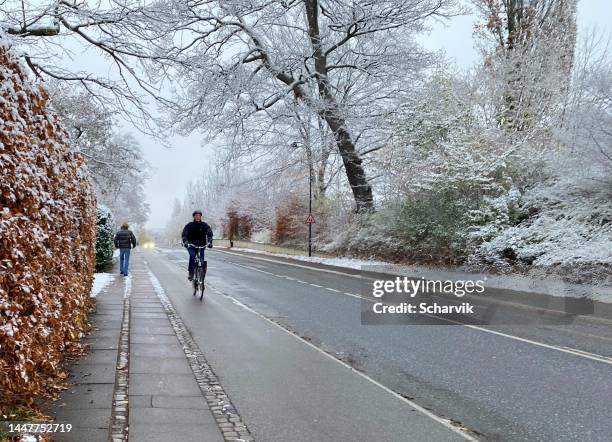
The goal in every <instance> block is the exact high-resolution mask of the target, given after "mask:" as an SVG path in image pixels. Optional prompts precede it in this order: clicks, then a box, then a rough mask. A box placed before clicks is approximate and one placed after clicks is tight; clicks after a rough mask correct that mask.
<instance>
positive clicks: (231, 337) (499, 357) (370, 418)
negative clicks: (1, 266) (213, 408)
mask: <svg viewBox="0 0 612 442" xmlns="http://www.w3.org/2000/svg"><path fill="white" fill-rule="evenodd" d="M145 258H146V261H147V262H148V265H149V266H150V268H151V270H152V272H153V273H154V274H155V275H156V276H157V278H158V279H159V280H160V282H161V284H162V286H163V287H164V289H165V291H166V293H167V295H168V296H169V298H170V299H171V301H172V303H173V304H174V306H175V308H176V310H177V312H178V313H179V314H180V315H181V317H182V319H183V321H184V322H185V324H186V326H187V327H188V329H189V330H190V332H191V333H192V335H193V337H194V339H195V340H196V341H197V343H198V345H199V346H200V348H201V349H202V351H203V352H204V353H205V354H206V356H207V358H208V360H209V362H210V363H211V365H212V367H213V369H214V370H215V371H216V372H217V375H218V376H219V377H220V380H221V383H222V384H223V385H224V387H225V389H226V390H227V391H228V393H229V395H230V397H231V399H232V401H233V402H234V404H235V405H236V407H237V408H238V410H239V412H240V413H241V415H242V418H243V419H244V420H245V421H246V423H247V425H248V426H249V428H250V429H251V431H252V432H253V434H254V435H255V436H256V438H257V439H258V440H261V441H281V440H282V441H286V440H294V441H301V440H304V441H307V440H308V441H312V440H317V441H318V440H363V441H387V440H388V441H400V440H406V441H408V440H420V441H446V440H449V441H450V440H462V439H465V438H466V437H470V435H471V436H474V437H476V438H478V439H479V440H504V441H535V440H538V441H549V440H550V441H610V440H612V419H611V418H610V417H611V416H612V359H609V358H608V357H610V356H612V330H611V327H610V325H609V323H605V322H594V323H592V324H591V323H588V322H586V323H582V322H580V323H571V324H566V325H550V324H548V325H546V324H541V325H532V326H527V325H520V326H519V325H515V326H506V327H503V328H501V327H497V328H495V329H493V328H489V329H487V328H473V327H466V326H462V325H445V323H444V322H440V324H439V325H421V324H416V323H415V325H392V326H389V325H384V326H383V325H370V326H365V325H362V324H361V322H360V312H361V303H362V302H363V301H361V300H360V299H357V298H356V297H354V296H350V295H351V294H356V293H359V287H360V281H359V280H358V278H355V277H354V276H348V275H344V274H342V272H339V273H334V272H324V271H321V270H316V269H311V268H308V266H307V265H298V266H293V265H287V264H286V263H283V262H274V261H275V260H274V259H273V258H264V257H261V256H256V255H254V256H248V255H240V254H236V253H228V252H224V251H217V250H213V251H211V252H210V251H209V255H208V263H209V271H208V275H207V281H208V283H209V285H210V287H209V289H208V290H207V294H206V301H205V302H204V303H200V302H199V301H198V300H196V299H195V298H193V297H192V296H191V295H190V286H189V284H188V281H187V279H186V270H185V268H186V252H185V251H183V250H177V251H156V252H155V253H148V254H146V255H145ZM262 258H264V259H262ZM520 314H521V315H529V314H531V313H530V311H529V310H528V309H526V310H521V311H520ZM273 323H275V324H278V325H280V326H281V327H282V328H284V329H285V330H289V331H291V332H293V333H294V334H295V335H298V336H300V337H302V338H303V340H300V339H299V338H297V337H296V336H294V335H292V334H290V333H286V332H284V331H283V330H281V328H280V327H278V326H276V325H274V324H273ZM491 331H496V333H492V332H491ZM315 347H316V348H315ZM327 355H331V356H333V358H330V357H328V356H327ZM337 361H343V362H345V363H346V364H349V365H350V366H351V367H354V368H355V370H351V369H350V368H348V367H347V365H343V364H341V363H338V362H337ZM360 373H363V375H365V376H362V375H361V374H360ZM366 377H367V378H366ZM394 393H397V394H394ZM398 395H400V396H402V397H404V398H407V399H408V400H407V401H406V400H402V399H401V398H400V397H399V396H398ZM416 404H418V405H416ZM418 407H423V409H424V410H419V409H416V408H418ZM427 410H429V412H428V411H427ZM426 413H429V415H427V414H426ZM436 416H437V417H436ZM448 421H452V422H453V424H452V425H449V424H447V423H446V422H448ZM454 427H458V428H465V429H467V433H465V434H466V436H464V435H462V434H461V433H458V432H456V431H453V430H452V428H454Z"/></svg>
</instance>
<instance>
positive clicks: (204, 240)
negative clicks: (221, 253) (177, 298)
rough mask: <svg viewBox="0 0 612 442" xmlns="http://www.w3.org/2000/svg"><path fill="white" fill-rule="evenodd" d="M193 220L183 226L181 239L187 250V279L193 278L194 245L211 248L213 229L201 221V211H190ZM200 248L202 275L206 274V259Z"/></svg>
mask: <svg viewBox="0 0 612 442" xmlns="http://www.w3.org/2000/svg"><path fill="white" fill-rule="evenodd" d="M192 216H193V221H192V222H190V223H187V224H186V225H185V227H184V228H183V233H182V235H181V236H182V239H183V246H184V247H186V248H187V251H188V252H189V268H188V271H189V276H188V279H189V280H190V281H191V280H193V271H194V270H195V256H196V248H195V247H194V246H196V247H204V246H208V247H209V248H212V240H213V231H212V229H211V228H210V226H209V225H208V224H207V223H205V222H204V221H202V212H201V211H200V210H196V211H194V212H193V213H192ZM199 250H200V261H201V262H202V263H203V266H204V276H206V261H205V260H204V249H203V248H202V249H199Z"/></svg>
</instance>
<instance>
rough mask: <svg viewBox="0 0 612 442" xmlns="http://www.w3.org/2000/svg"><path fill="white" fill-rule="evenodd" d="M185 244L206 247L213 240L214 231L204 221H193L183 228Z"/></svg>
mask: <svg viewBox="0 0 612 442" xmlns="http://www.w3.org/2000/svg"><path fill="white" fill-rule="evenodd" d="M182 237H183V244H187V243H191V244H193V245H195V246H198V247H204V246H205V245H206V244H208V243H209V242H210V241H212V240H213V231H212V229H211V228H210V226H209V225H208V224H206V223H205V222H204V221H199V222H197V221H192V222H190V223H188V224H187V225H186V226H185V227H184V228H183V234H182Z"/></svg>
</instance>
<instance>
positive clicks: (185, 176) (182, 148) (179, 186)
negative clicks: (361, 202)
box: [125, 0, 612, 228]
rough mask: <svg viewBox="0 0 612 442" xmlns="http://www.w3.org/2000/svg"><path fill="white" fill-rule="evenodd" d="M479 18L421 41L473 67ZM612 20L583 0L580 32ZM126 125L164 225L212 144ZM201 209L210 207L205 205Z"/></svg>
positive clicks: (611, 4) (156, 218)
mask: <svg viewBox="0 0 612 442" xmlns="http://www.w3.org/2000/svg"><path fill="white" fill-rule="evenodd" d="M475 21H476V17H475V16H462V17H456V18H454V19H452V20H451V21H450V22H449V23H448V24H447V25H441V24H435V25H434V27H433V30H432V32H431V33H430V34H429V35H427V36H423V37H422V38H420V41H421V43H422V44H423V45H424V46H425V47H426V48H428V49H431V50H437V49H444V50H445V51H446V53H447V56H449V58H451V59H454V61H455V62H456V64H457V65H458V66H459V67H463V68H467V67H470V66H471V65H473V64H474V63H476V62H477V61H478V53H477V52H476V50H475V49H474V47H473V38H472V33H473V27H474V23H475ZM610 23H612V0H580V1H579V4H578V32H579V33H580V32H582V31H584V30H585V29H588V28H590V27H593V26H596V27H597V28H598V29H600V30H606V31H607V32H609V31H610ZM125 129H126V130H127V131H129V132H132V133H133V135H134V136H135V137H136V138H137V139H138V140H139V141H140V143H141V146H142V148H143V151H144V153H145V156H146V158H147V160H148V161H149V162H150V163H151V165H152V167H153V171H152V173H151V178H150V179H149V181H148V182H147V184H146V188H145V191H146V198H147V202H148V203H149V205H150V207H151V214H150V217H149V221H148V222H147V227H148V228H161V227H163V226H164V225H165V224H166V222H167V221H168V219H169V217H170V211H171V210H172V206H173V202H174V199H175V198H179V199H182V198H183V196H184V194H185V188H186V185H187V183H188V182H189V181H190V180H191V179H193V178H195V177H197V176H198V175H199V174H200V173H202V171H203V170H204V169H205V164H206V163H207V162H208V161H209V160H210V161H212V155H211V153H210V152H211V148H210V146H201V144H200V137H199V136H198V134H197V133H194V134H192V135H191V136H189V137H178V136H177V137H175V138H174V139H172V141H171V144H172V146H173V147H172V148H170V149H168V148H165V147H163V146H161V145H160V143H159V142H158V141H156V140H154V139H152V138H149V137H146V136H144V135H142V134H140V133H139V132H138V131H136V130H135V129H133V130H130V129H129V128H128V127H126V128H125ZM201 209H202V210H204V211H205V210H206V208H204V207H203V208H201Z"/></svg>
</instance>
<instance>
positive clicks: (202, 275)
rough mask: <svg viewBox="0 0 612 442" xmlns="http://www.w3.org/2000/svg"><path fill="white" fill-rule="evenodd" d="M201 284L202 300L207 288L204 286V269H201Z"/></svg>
mask: <svg viewBox="0 0 612 442" xmlns="http://www.w3.org/2000/svg"><path fill="white" fill-rule="evenodd" d="M199 284H200V287H199V289H200V301H201V300H202V299H204V289H205V288H206V287H205V286H204V269H200V283H199Z"/></svg>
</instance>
